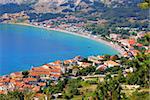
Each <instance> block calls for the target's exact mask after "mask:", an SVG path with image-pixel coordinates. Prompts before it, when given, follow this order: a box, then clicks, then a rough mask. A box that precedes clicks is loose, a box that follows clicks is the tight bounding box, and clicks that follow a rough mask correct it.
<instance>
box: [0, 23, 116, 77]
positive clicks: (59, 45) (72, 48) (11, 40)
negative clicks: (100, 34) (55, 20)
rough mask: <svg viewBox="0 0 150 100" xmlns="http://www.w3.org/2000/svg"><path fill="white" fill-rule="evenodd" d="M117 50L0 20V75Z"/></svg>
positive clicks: (87, 40)
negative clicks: (56, 61)
mask: <svg viewBox="0 0 150 100" xmlns="http://www.w3.org/2000/svg"><path fill="white" fill-rule="evenodd" d="M117 53H118V52H117V51H115V50H114V49H112V48H111V47H108V46H106V45H104V44H100V43H98V42H96V41H93V40H89V39H86V38H82V37H79V36H75V35H70V34H66V33H63V32H57V31H48V30H44V29H40V28H35V27H30V26H21V25H8V24H0V75H4V74H9V73H11V72H15V71H21V70H27V69H29V68H31V66H38V65H41V64H44V63H48V62H51V61H55V60H65V59H70V58H73V57H75V56H77V55H81V56H85V57H86V56H89V55H97V54H100V55H102V54H117Z"/></svg>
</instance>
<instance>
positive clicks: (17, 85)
mask: <svg viewBox="0 0 150 100" xmlns="http://www.w3.org/2000/svg"><path fill="white" fill-rule="evenodd" d="M23 85H24V84H23V83H22V82H15V86H16V87H23Z"/></svg>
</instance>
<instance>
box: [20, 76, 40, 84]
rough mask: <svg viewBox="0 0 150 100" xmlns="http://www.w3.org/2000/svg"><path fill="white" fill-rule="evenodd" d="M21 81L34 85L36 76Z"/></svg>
mask: <svg viewBox="0 0 150 100" xmlns="http://www.w3.org/2000/svg"><path fill="white" fill-rule="evenodd" d="M23 81H24V82H25V83H26V84H30V85H31V84H33V85H36V84H37V83H38V79H37V78H30V77H29V78H24V79H23Z"/></svg>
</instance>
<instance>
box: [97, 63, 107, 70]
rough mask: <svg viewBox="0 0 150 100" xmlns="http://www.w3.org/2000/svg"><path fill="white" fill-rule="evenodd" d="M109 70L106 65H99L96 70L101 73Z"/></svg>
mask: <svg viewBox="0 0 150 100" xmlns="http://www.w3.org/2000/svg"><path fill="white" fill-rule="evenodd" d="M106 68H107V66H106V65H105V64H103V65H99V66H98V67H97V68H96V70H100V71H104V70H105V69H106Z"/></svg>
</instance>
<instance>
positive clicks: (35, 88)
mask: <svg viewBox="0 0 150 100" xmlns="http://www.w3.org/2000/svg"><path fill="white" fill-rule="evenodd" d="M32 90H33V91H34V92H38V91H40V86H35V87H34V88H33V89H32Z"/></svg>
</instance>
